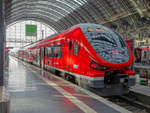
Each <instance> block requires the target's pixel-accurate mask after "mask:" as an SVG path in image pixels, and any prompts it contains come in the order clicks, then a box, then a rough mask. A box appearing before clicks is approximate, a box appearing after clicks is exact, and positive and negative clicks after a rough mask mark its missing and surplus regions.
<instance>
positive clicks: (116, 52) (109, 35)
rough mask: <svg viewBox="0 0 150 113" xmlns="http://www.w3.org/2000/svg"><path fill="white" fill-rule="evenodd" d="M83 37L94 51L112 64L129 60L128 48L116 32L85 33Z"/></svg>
mask: <svg viewBox="0 0 150 113" xmlns="http://www.w3.org/2000/svg"><path fill="white" fill-rule="evenodd" d="M85 36H86V37H87V40H88V41H89V42H90V44H91V45H92V47H93V48H94V49H95V51H96V52H97V53H98V54H99V55H100V56H101V57H103V58H104V59H105V60H107V61H109V62H112V63H123V62H127V61H128V60H129V58H130V52H129V49H128V46H127V45H126V43H125V42H124V40H123V39H122V38H121V36H120V35H119V34H117V33H116V32H112V31H108V30H107V32H104V33H97V32H86V33H85Z"/></svg>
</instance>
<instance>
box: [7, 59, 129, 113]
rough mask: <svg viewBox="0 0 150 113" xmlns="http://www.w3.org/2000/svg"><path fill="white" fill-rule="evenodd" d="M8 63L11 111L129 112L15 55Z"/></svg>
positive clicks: (53, 112)
mask: <svg viewBox="0 0 150 113" xmlns="http://www.w3.org/2000/svg"><path fill="white" fill-rule="evenodd" d="M9 65H10V67H9V83H8V88H9V91H10V98H11V109H10V110H11V113H131V112H129V111H127V110H126V109H124V108H122V107H119V106H118V105H115V104H113V103H112V102H109V101H107V100H105V99H104V98H102V97H99V96H97V95H95V94H93V93H91V92H89V91H87V90H85V89H82V88H80V87H78V86H76V85H74V84H72V83H70V82H68V81H66V80H64V79H62V78H60V77H57V76H54V75H53V74H51V73H49V72H47V71H44V70H42V69H40V68H37V67H35V66H32V65H29V64H27V63H23V62H21V61H18V60H16V59H15V58H10V64H9Z"/></svg>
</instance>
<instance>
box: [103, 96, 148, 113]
mask: <svg viewBox="0 0 150 113" xmlns="http://www.w3.org/2000/svg"><path fill="white" fill-rule="evenodd" d="M105 99H107V100H109V101H111V102H113V103H115V104H117V105H119V106H121V107H123V108H125V109H127V110H129V111H131V112H133V113H150V106H149V105H145V104H143V103H141V102H139V101H138V100H137V99H136V98H135V96H134V95H130V94H128V95H124V96H113V97H106V98H105Z"/></svg>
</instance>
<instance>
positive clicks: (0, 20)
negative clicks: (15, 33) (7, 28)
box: [0, 0, 4, 86]
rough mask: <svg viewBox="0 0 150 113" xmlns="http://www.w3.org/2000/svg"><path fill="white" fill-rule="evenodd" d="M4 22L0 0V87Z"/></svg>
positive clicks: (2, 76) (1, 80)
mask: <svg viewBox="0 0 150 113" xmlns="http://www.w3.org/2000/svg"><path fill="white" fill-rule="evenodd" d="M3 64H4V21H3V1H2V0H0V86H3V79H4V67H3V66H4V65H3Z"/></svg>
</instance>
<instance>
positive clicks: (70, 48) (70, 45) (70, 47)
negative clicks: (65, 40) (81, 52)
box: [69, 41, 72, 50]
mask: <svg viewBox="0 0 150 113" xmlns="http://www.w3.org/2000/svg"><path fill="white" fill-rule="evenodd" d="M69 50H72V42H71V41H70V42H69Z"/></svg>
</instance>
